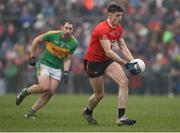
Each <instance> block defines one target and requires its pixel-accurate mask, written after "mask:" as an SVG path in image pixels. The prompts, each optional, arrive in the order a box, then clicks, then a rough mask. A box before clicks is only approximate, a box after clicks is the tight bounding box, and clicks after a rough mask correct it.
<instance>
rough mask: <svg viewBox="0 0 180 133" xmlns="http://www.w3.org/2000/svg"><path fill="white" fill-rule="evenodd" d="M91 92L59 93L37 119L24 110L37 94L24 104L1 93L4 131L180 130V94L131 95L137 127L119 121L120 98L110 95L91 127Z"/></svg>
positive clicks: (0, 114)
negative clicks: (86, 112)
mask: <svg viewBox="0 0 180 133" xmlns="http://www.w3.org/2000/svg"><path fill="white" fill-rule="evenodd" d="M88 97H89V96H88V95H55V96H54V97H53V98H52V99H51V101H50V102H49V103H48V104H47V105H46V106H45V107H44V108H43V109H41V110H40V111H39V112H38V114H37V115H38V117H37V119H36V120H27V119H24V113H26V111H27V110H28V109H29V107H30V106H31V105H32V104H33V102H34V101H35V99H36V98H37V95H36V96H30V97H27V98H26V99H25V100H24V102H23V103H22V104H21V105H20V106H18V107H17V106H16V105H15V95H5V96H0V131H1V132H2V131H3V132H8V131H18V132H20V131H24V132H25V131H26V132H27V131H42V132H44V131H49V132H51V131H59V132H62V131H69V132H71V131H73V132H74V131H77V132H78V131H79V132H80V131H90V132H94V131H97V132H107V131H109V132H126V131H128V132H134V131H136V132H138V131H145V132H149V131H154V132H158V131H161V132H167V131H180V97H175V98H169V97H165V96H130V97H129V100H128V109H127V115H128V116H129V117H130V118H134V119H136V120H137V123H136V124H135V125H134V126H121V127H118V126H117V125H116V124H115V120H116V112H117V110H116V107H117V101H116V99H117V97H116V96H114V95H107V96H105V97H104V99H103V100H102V101H101V103H100V104H99V105H98V107H97V108H96V109H95V111H94V115H95V117H96V119H97V120H98V123H99V124H98V125H97V126H89V125H88V124H87V122H86V121H85V120H84V118H83V117H82V115H81V112H82V108H83V107H84V106H85V105H86V104H87V99H88Z"/></svg>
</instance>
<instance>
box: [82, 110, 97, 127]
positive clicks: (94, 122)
mask: <svg viewBox="0 0 180 133" xmlns="http://www.w3.org/2000/svg"><path fill="white" fill-rule="evenodd" d="M82 114H83V116H84V118H85V119H86V121H87V122H88V123H89V124H90V125H97V121H96V119H94V118H93V116H92V115H89V114H87V113H86V108H84V109H83V112H82Z"/></svg>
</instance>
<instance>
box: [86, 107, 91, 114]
mask: <svg viewBox="0 0 180 133" xmlns="http://www.w3.org/2000/svg"><path fill="white" fill-rule="evenodd" d="M92 113H93V110H90V109H89V108H88V107H87V108H86V114H88V115H92Z"/></svg>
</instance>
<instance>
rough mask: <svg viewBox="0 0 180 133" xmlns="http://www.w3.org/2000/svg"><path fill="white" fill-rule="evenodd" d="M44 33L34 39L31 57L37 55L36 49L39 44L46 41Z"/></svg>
mask: <svg viewBox="0 0 180 133" xmlns="http://www.w3.org/2000/svg"><path fill="white" fill-rule="evenodd" d="M43 36H44V34H42V35H39V36H37V37H36V38H35V39H34V40H33V41H32V46H31V53H30V54H31V58H32V57H35V53H36V49H37V46H38V45H39V44H40V43H41V42H43V41H44V39H43Z"/></svg>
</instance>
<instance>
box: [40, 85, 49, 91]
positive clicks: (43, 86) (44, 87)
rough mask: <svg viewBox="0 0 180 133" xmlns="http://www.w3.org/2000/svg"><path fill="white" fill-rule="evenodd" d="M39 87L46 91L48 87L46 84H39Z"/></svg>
mask: <svg viewBox="0 0 180 133" xmlns="http://www.w3.org/2000/svg"><path fill="white" fill-rule="evenodd" d="M40 88H41V90H42V92H46V91H48V89H49V87H48V86H46V85H40Z"/></svg>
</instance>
